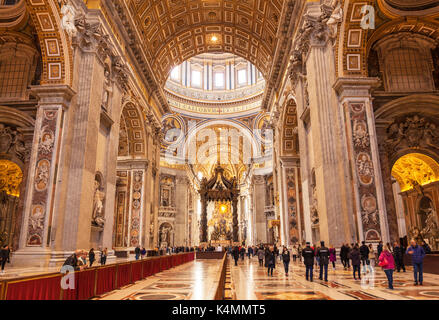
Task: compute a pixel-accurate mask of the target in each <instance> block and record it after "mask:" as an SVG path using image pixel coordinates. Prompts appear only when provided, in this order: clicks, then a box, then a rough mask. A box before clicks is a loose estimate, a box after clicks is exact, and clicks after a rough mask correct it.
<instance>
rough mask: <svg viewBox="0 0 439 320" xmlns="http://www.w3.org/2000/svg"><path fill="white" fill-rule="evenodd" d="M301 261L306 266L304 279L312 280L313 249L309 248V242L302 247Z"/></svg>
mask: <svg viewBox="0 0 439 320" xmlns="http://www.w3.org/2000/svg"><path fill="white" fill-rule="evenodd" d="M302 257H303V262H304V264H305V267H306V281H308V280H309V281H311V282H313V267H314V250H313V249H312V248H311V244H310V243H309V242H307V243H306V247H305V248H303V249H302Z"/></svg>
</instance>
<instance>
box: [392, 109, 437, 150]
mask: <svg viewBox="0 0 439 320" xmlns="http://www.w3.org/2000/svg"><path fill="white" fill-rule="evenodd" d="M386 148H387V151H388V152H389V153H394V152H396V151H398V150H401V149H408V148H411V149H413V148H414V149H417V148H433V149H436V150H438V149H439V128H438V126H437V125H436V124H435V123H433V122H432V121H430V120H429V119H427V118H424V117H419V116H418V115H414V116H412V117H406V118H404V119H400V120H395V121H394V122H393V123H392V124H391V125H390V126H389V128H388V129H387V140H386Z"/></svg>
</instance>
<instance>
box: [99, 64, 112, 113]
mask: <svg viewBox="0 0 439 320" xmlns="http://www.w3.org/2000/svg"><path fill="white" fill-rule="evenodd" d="M104 78H105V81H104V90H103V93H102V103H101V105H102V107H103V108H104V109H105V110H107V109H108V104H109V101H110V92H111V80H110V70H109V68H108V66H105V71H104Z"/></svg>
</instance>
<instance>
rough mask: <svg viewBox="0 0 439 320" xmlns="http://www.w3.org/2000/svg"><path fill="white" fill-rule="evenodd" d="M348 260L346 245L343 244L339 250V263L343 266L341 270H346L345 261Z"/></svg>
mask: <svg viewBox="0 0 439 320" xmlns="http://www.w3.org/2000/svg"><path fill="white" fill-rule="evenodd" d="M347 259H348V252H347V248H346V245H345V244H344V243H343V245H342V246H341V248H340V260H341V263H342V264H343V268H344V269H345V270H346V269H347V266H348V265H347V262H346V260H347Z"/></svg>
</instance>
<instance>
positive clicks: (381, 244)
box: [377, 241, 383, 258]
mask: <svg viewBox="0 0 439 320" xmlns="http://www.w3.org/2000/svg"><path fill="white" fill-rule="evenodd" d="M381 252H383V242H382V241H380V243H379V244H378V247H377V255H378V258H379V257H380V256H381Z"/></svg>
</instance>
